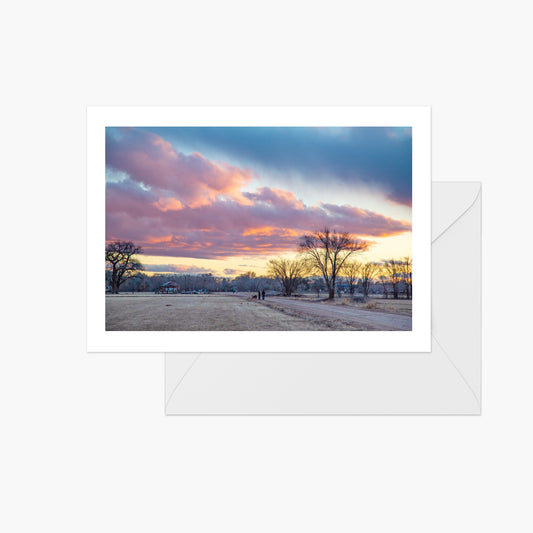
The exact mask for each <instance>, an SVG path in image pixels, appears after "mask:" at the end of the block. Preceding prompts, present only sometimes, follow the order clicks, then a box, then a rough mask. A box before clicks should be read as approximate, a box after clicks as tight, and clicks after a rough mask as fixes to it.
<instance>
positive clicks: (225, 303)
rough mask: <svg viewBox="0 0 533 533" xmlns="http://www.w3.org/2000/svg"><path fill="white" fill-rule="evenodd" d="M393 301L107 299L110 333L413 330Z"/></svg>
mask: <svg viewBox="0 0 533 533" xmlns="http://www.w3.org/2000/svg"><path fill="white" fill-rule="evenodd" d="M344 300H348V299H347V298H345V299H344ZM376 301H377V300H376ZM372 302H374V300H372ZM372 302H371V303H372ZM391 302H392V300H383V304H382V306H381V307H378V306H377V305H376V306H370V307H369V304H368V303H366V304H365V303H354V302H351V301H350V302H349V303H343V300H342V299H341V300H339V301H334V302H324V301H318V300H314V299H312V298H282V297H267V299H266V300H264V301H263V300H262V301H258V300H254V299H252V298H251V295H250V294H243V293H240V294H235V295H234V294H227V293H218V294H206V295H184V294H179V295H155V294H152V293H138V294H136V295H129V294H120V295H107V296H106V329H107V330H108V331H306V330H307V331H310V330H313V331H332V330H335V331H337V330H353V331H364V330H371V331H380V330H381V331H386V330H410V329H411V316H410V314H407V306H406V305H405V303H404V305H403V307H401V306H400V305H397V306H396V307H397V308H393V307H392V305H393V304H392V303H391ZM380 303H381V302H380ZM395 303H397V302H395ZM389 304H390V305H389ZM409 304H410V302H409ZM365 306H366V307H365ZM387 306H389V308H387ZM409 308H410V306H409Z"/></svg>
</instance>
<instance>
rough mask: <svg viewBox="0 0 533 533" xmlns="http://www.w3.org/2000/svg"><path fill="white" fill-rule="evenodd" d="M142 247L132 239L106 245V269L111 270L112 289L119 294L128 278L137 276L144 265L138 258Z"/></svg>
mask: <svg viewBox="0 0 533 533" xmlns="http://www.w3.org/2000/svg"><path fill="white" fill-rule="evenodd" d="M142 253H143V251H142V248H141V247H140V246H136V245H135V244H133V243H132V242H131V241H115V242H111V243H109V244H107V245H106V247H105V262H106V269H108V270H109V271H110V272H111V290H112V292H113V294H118V291H119V289H120V286H121V285H122V284H123V283H124V282H125V281H126V280H128V279H130V278H134V277H136V275H137V273H138V272H139V271H141V270H144V266H143V265H142V264H141V263H140V262H139V261H138V260H137V259H136V257H135V256H136V255H137V254H142Z"/></svg>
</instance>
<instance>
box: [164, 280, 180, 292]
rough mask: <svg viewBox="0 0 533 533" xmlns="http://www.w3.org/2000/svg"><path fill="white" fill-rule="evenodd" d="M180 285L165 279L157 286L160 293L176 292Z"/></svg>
mask: <svg viewBox="0 0 533 533" xmlns="http://www.w3.org/2000/svg"><path fill="white" fill-rule="evenodd" d="M179 290H180V286H179V285H178V284H177V283H176V282H174V281H167V282H166V283H163V285H161V287H159V293H160V294H178V292H179Z"/></svg>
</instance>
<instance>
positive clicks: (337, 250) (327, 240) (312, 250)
mask: <svg viewBox="0 0 533 533" xmlns="http://www.w3.org/2000/svg"><path fill="white" fill-rule="evenodd" d="M368 246H369V244H368V243H367V242H365V241H362V240H360V239H357V238H355V237H354V236H353V235H351V234H350V233H346V232H342V233H340V232H337V231H335V230H333V231H331V230H330V229H329V228H324V229H323V230H322V231H315V232H314V233H312V234H311V235H304V236H303V237H302V238H301V240H300V252H301V253H302V254H303V256H304V258H305V260H306V261H307V263H308V264H309V266H310V267H311V268H312V270H313V271H314V272H316V273H318V274H320V275H321V276H322V277H323V278H324V282H325V283H326V287H327V290H328V297H329V299H330V300H332V299H333V298H335V285H336V282H337V277H338V275H339V272H340V271H341V269H342V267H343V265H344V263H345V261H346V260H347V259H348V258H349V257H350V256H352V255H353V254H356V253H358V252H362V251H363V250H366V249H367V248H368Z"/></svg>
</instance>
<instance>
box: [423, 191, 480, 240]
mask: <svg viewBox="0 0 533 533" xmlns="http://www.w3.org/2000/svg"><path fill="white" fill-rule="evenodd" d="M450 185H452V186H450ZM480 194H481V183H479V182H475V181H474V182H460V183H453V182H452V183H450V182H438V181H437V182H433V184H432V199H433V209H432V213H431V223H432V227H431V240H432V242H435V241H436V240H437V239H438V238H439V237H440V236H441V235H442V234H443V233H445V232H446V231H447V230H448V229H449V228H450V227H451V226H452V225H453V224H455V222H457V221H458V220H459V219H460V218H461V217H462V216H463V215H464V214H465V213H466V212H467V211H468V210H469V209H470V208H471V207H472V206H473V205H474V203H475V202H476V200H477V199H478V197H479V195H480Z"/></svg>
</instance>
